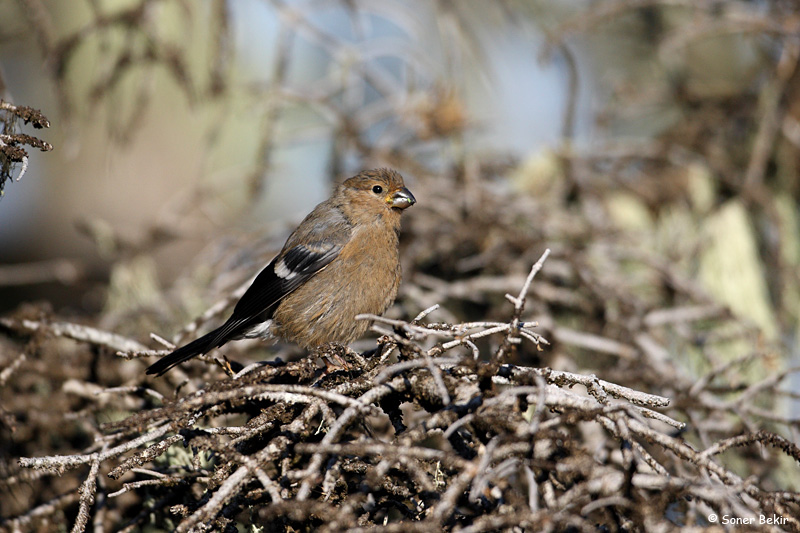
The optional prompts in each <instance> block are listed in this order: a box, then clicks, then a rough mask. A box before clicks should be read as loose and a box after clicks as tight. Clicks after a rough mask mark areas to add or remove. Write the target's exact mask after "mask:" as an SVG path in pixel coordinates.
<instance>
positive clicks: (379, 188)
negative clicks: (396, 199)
mask: <svg viewBox="0 0 800 533" xmlns="http://www.w3.org/2000/svg"><path fill="white" fill-rule="evenodd" d="M372 192H374V193H375V194H380V193H382V192H383V187H381V186H380V185H376V186H374V187H373V188H372Z"/></svg>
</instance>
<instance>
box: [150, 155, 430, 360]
mask: <svg viewBox="0 0 800 533" xmlns="http://www.w3.org/2000/svg"><path fill="white" fill-rule="evenodd" d="M415 203H416V199H415V198H414V195H413V194H411V191H409V190H408V189H406V187H405V184H404V183H403V177H402V176H400V174H398V173H397V172H395V171H394V170H390V169H386V168H380V169H376V170H368V171H364V172H361V173H360V174H358V175H357V176H354V177H352V178H350V179H347V180H345V181H344V182H343V183H342V184H341V185H339V186H338V187H337V188H336V190H335V191H334V193H333V195H332V196H331V197H330V198H329V199H328V200H325V201H324V202H322V203H321V204H319V205H318V206H317V207H315V208H314V210H313V211H311V213H310V214H309V215H308V216H307V217H306V218H305V219H304V220H303V221H302V222H301V223H300V225H299V226H298V227H297V229H295V230H294V232H293V233H292V234H291V235H290V236H289V239H287V241H286V244H284V245H283V249H282V250H281V251H280V253H279V254H278V255H277V256H276V257H275V259H273V260H272V262H271V263H270V264H268V265H267V266H266V267H265V268H264V269H263V270H262V271H261V272H260V273H259V274H258V276H257V277H256V279H255V280H254V281H253V283H252V285H250V287H249V288H248V289H247V291H246V292H245V293H244V295H243V296H242V298H241V299H240V300H239V302H238V303H237V304H236V307H235V308H234V310H233V314H232V315H231V317H230V318H229V319H228V320H227V321H226V322H225V323H224V324H223V325H222V326H220V327H219V328H217V329H215V330H214V331H212V332H210V333H208V334H206V335H203V336H202V337H200V338H199V339H197V340H195V341H192V342H190V343H189V344H187V345H185V346H181V347H180V348H178V349H176V350H175V351H173V352H172V353H171V354H168V355H166V356H164V357H162V358H161V359H160V360H158V361H156V362H155V363H154V364H153V365H151V366H150V367H149V368H148V369H147V373H148V374H158V375H161V374H163V373H164V372H166V371H167V370H169V369H170V368H172V367H174V366H175V365H177V364H180V363H182V362H184V361H188V360H189V359H191V358H192V357H195V356H197V355H200V354H204V353H208V352H210V351H211V350H213V349H214V348H218V347H220V346H222V345H223V344H225V343H226V342H228V341H230V340H234V339H242V338H253V337H261V338H266V339H268V338H272V337H280V338H282V339H285V340H287V341H291V342H294V343H297V344H299V345H300V346H302V347H303V348H307V349H308V348H315V347H317V346H320V345H322V344H325V343H328V342H338V343H350V342H352V341H354V340H356V339H357V338H359V337H360V336H361V335H363V334H364V333H365V332H366V330H367V327H368V326H369V324H368V323H367V322H366V321H364V320H355V317H356V315H359V314H362V313H370V314H376V315H380V314H382V313H383V312H384V311H386V309H388V308H389V306H390V305H392V302H394V299H395V296H397V288H398V286H399V285H400V260H399V249H398V245H399V234H400V215H401V213H402V212H403V210H404V209H406V208H407V207H410V206H412V205H414V204H415Z"/></svg>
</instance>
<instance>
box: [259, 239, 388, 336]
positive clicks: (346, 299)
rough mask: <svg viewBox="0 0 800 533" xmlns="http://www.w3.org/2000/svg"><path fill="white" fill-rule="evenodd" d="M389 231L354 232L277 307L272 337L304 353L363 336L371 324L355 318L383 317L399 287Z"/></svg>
mask: <svg viewBox="0 0 800 533" xmlns="http://www.w3.org/2000/svg"><path fill="white" fill-rule="evenodd" d="M388 229H389V228H385V227H382V226H380V225H376V226H375V227H370V226H368V227H361V228H358V229H356V230H354V233H353V235H352V238H351V239H350V241H349V242H348V243H347V244H346V245H345V246H344V247H343V248H342V250H341V252H340V253H339V255H338V257H337V258H336V259H335V260H334V261H332V262H331V263H330V264H329V265H327V266H326V267H325V268H323V269H322V270H320V271H319V272H318V273H317V274H315V275H314V276H313V277H312V278H310V279H309V280H308V281H306V282H305V283H304V284H303V285H301V286H300V287H299V288H298V289H296V290H295V291H294V292H292V293H291V294H290V295H289V296H287V297H286V298H285V299H284V300H283V302H281V304H280V305H279V306H278V307H277V308H276V310H275V314H274V315H273V318H274V321H275V324H274V325H273V328H272V330H273V332H274V333H275V334H277V335H278V336H280V337H283V338H285V339H286V340H289V341H292V342H295V343H297V344H300V345H301V346H304V347H307V348H311V347H315V346H319V345H321V344H324V343H327V342H343V343H349V342H352V341H353V340H355V339H357V338H358V337H360V336H361V335H363V334H364V333H365V331H366V329H367V327H368V326H369V324H368V322H366V321H363V320H358V321H357V320H355V317H356V315H359V314H377V315H379V314H382V313H383V312H384V311H386V309H387V308H388V307H389V306H390V305H391V304H392V302H394V299H395V296H396V295H397V289H398V286H399V284H400V263H399V253H398V239H397V234H396V232H395V231H393V230H392V231H387V230H388Z"/></svg>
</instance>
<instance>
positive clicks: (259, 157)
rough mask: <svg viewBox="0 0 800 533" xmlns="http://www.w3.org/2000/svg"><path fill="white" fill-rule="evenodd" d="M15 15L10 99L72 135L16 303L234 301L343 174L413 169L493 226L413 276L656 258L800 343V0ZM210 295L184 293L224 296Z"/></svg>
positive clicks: (442, 204)
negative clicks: (501, 208)
mask: <svg viewBox="0 0 800 533" xmlns="http://www.w3.org/2000/svg"><path fill="white" fill-rule="evenodd" d="M0 20H2V21H3V22H2V26H1V27H0V76H1V78H0V88H1V89H2V91H3V93H2V94H3V98H4V99H5V100H7V101H10V102H13V103H17V104H20V105H23V104H24V105H28V106H32V107H34V108H38V109H41V110H42V111H43V112H44V114H45V115H47V116H48V117H49V118H50V120H51V123H52V125H53V126H52V127H51V128H50V129H49V130H44V131H37V132H36V133H37V134H38V135H40V136H41V137H42V138H43V139H45V140H46V141H48V142H50V143H51V144H52V145H53V146H54V147H55V149H54V150H53V151H52V152H49V153H46V154H41V153H34V154H32V156H31V157H30V164H29V168H28V170H27V173H26V174H25V176H24V178H23V179H21V180H19V181H13V180H9V181H8V182H7V183H6V185H5V187H4V189H5V190H4V196H3V198H2V201H0V311H5V312H8V311H11V310H13V309H15V308H17V307H18V306H19V305H20V304H21V303H23V302H30V301H47V302H48V305H51V306H53V307H54V308H55V309H56V310H59V311H64V312H67V313H73V314H75V315H78V316H80V315H92V314H95V313H98V312H100V311H108V310H109V309H116V308H120V309H124V310H128V311H131V310H133V309H137V308H139V307H141V306H145V307H147V306H150V307H160V306H162V305H163V304H165V299H164V293H165V291H166V290H167V289H169V288H172V289H175V288H176V287H180V286H181V285H180V280H181V276H184V277H185V276H187V275H189V273H191V276H195V278H196V276H197V275H198V268H199V269H200V271H201V273H202V272H204V273H205V274H204V275H205V276H206V277H207V278H208V279H209V280H211V279H217V277H218V276H220V275H222V274H224V273H225V272H230V271H231V270H235V269H236V268H237V267H239V266H241V265H244V266H243V267H242V269H243V271H242V273H240V274H237V275H235V276H233V279H232V280H226V281H225V282H224V283H221V284H218V289H217V290H218V293H219V294H222V293H223V292H224V290H227V289H228V287H229V286H230V285H231V284H232V283H234V281H235V282H240V281H242V280H243V279H246V277H247V275H248V272H250V273H252V271H253V268H257V265H259V264H260V263H259V262H260V261H264V260H266V259H268V258H269V254H270V253H272V252H274V248H275V246H278V245H279V244H280V242H281V241H282V238H283V237H284V236H285V235H286V233H287V232H288V230H289V229H290V228H291V227H293V225H294V224H296V223H297V221H299V219H300V218H301V217H302V216H303V214H305V213H306V212H308V211H309V210H310V209H311V208H312V207H313V206H314V205H315V204H316V203H318V202H319V201H320V200H322V199H324V198H325V197H326V196H327V194H328V191H329V187H330V184H331V183H332V182H333V181H335V180H337V179H341V178H343V177H346V176H349V175H351V174H353V173H355V172H357V171H358V170H360V169H363V168H367V167H372V166H377V165H389V166H393V167H396V168H398V170H400V171H401V172H402V173H403V174H404V175H405V176H406V177H407V180H408V181H409V182H410V185H411V188H412V190H415V191H416V194H417V196H418V197H419V198H420V208H419V209H418V210H417V211H420V212H422V211H427V212H429V213H430V212H434V213H437V216H439V217H444V218H445V219H447V218H448V216H449V218H450V222H455V221H456V220H455V218H456V215H455V213H457V212H458V211H461V214H460V215H458V216H461V217H464V216H467V218H468V217H472V216H473V215H475V216H476V217H477V216H478V213H477V212H476V211H477V210H480V211H481V212H480V216H479V218H481V219H482V220H484V221H485V222H487V223H488V224H489V226H482V227H485V229H486V234H484V235H481V240H480V242H468V243H465V242H464V241H463V239H461V238H459V237H456V236H454V235H453V234H452V233H451V234H440V235H438V237H437V239H440V241H447V242H449V243H450V244H446V243H443V242H439V241H437V242H439V243H438V244H436V243H433V245H432V246H433V249H432V250H431V249H428V250H427V251H420V250H424V247H423V245H422V244H419V245H416V246H415V245H414V244H411V245H410V246H411V247H412V248H415V249H416V250H418V253H416V254H414V255H412V256H411V257H409V258H408V262H409V268H410V269H411V273H410V275H409V276H407V278H408V279H410V280H411V281H412V282H413V280H414V279H415V278H414V274H413V272H415V271H416V270H420V271H421V273H422V274H425V273H426V272H427V274H425V275H430V274H434V275H437V276H440V277H442V278H444V279H448V280H452V279H458V278H463V277H467V276H468V275H469V274H470V273H478V272H481V273H486V272H489V273H493V274H498V273H499V272H501V271H502V272H505V273H507V274H508V273H510V272H514V271H516V270H519V269H521V268H522V264H523V263H524V262H531V258H532V256H533V255H534V254H535V252H539V253H540V252H541V246H540V247H539V248H538V249H537V250H535V251H533V250H532V249H530V247H529V246H528V244H530V243H531V242H538V243H540V244H542V246H550V247H553V248H555V249H556V250H557V251H558V250H560V249H561V247H564V250H572V251H578V250H581V249H584V248H585V249H587V250H590V251H591V253H590V254H589V255H588V256H587V257H588V258H589V259H590V260H591V261H590V262H594V261H601V262H603V261H605V262H606V263H607V264H603V267H602V268H603V269H608V268H612V269H613V268H616V266H615V265H617V266H618V261H620V260H621V259H620V254H623V255H625V256H626V258H627V259H626V260H631V259H633V258H634V256H636V257H635V259H636V261H638V262H639V263H640V264H649V265H650V266H651V267H653V265H655V264H660V265H669V266H670V268H675V269H676V272H678V273H680V275H681V276H685V278H686V280H687V283H689V282H691V283H692V291H693V294H694V295H695V296H697V295H702V299H704V301H708V302H717V303H719V304H721V305H722V306H725V307H726V308H727V309H729V310H731V311H732V312H733V314H734V315H735V316H737V317H738V318H742V319H746V320H747V321H748V323H749V324H751V325H753V326H754V327H755V328H757V330H758V331H759V333H760V334H763V335H764V337H763V338H764V339H768V340H770V341H774V342H776V343H777V345H779V346H781V348H784V349H785V351H783V354H782V355H781V356H780V357H779V359H783V358H785V357H789V358H791V357H795V358H796V354H797V330H798V327H797V326H798V303H800V298H798V296H799V295H798V287H799V285H798V270H797V264H798V257H799V256H800V241H798V216H797V202H798V193H799V192H798V183H797V179H796V175H797V169H796V167H797V162H798V148H800V123H799V122H798V114H800V107H798V106H797V103H796V102H797V99H796V97H795V95H796V94H797V91H798V88H800V86H799V85H798V74H797V72H796V64H797V58H798V46H800V43H798V38H797V35H796V30H797V29H798V24H799V19H798V14H797V13H795V11H794V7H793V4H792V3H791V2H767V3H764V2H733V1H714V2H647V3H644V4H642V3H638V2H625V1H607V2H581V1H577V0H576V1H569V2H558V3H552V2H536V1H529V2H522V1H503V2H491V3H488V2H448V1H437V2H422V1H420V2H414V1H397V2H370V1H364V2H360V1H359V2H339V1H324V0H314V1H304V2H281V1H279V0H273V1H262V0H241V1H237V2H229V1H225V0H209V1H204V2H182V1H166V0H163V1H155V0H145V1H143V0H128V1H122V0H120V1H113V0H104V1H100V0H87V1H78V2H59V1H45V0H19V1H15V2H4V3H3V4H2V5H0ZM6 121H7V124H6V126H5V128H6V132H11V131H12V129H14V131H17V130H20V131H25V130H26V127H25V126H24V125H22V124H20V123H19V121H18V122H17V123H12V122H11V121H9V120H8V119H6ZM28 129H30V127H28ZM17 170H18V169H17ZM486 189H491V190H493V191H503V192H502V193H501V194H508V193H509V192H510V194H511V195H512V196H515V197H516V196H520V195H521V196H524V197H526V198H527V199H528V200H529V201H528V202H527V203H526V204H525V206H526V207H524V208H523V212H521V213H518V215H519V216H522V217H526V216H527V217H528V219H527V222H526V224H522V225H521V226H520V225H519V224H518V223H517V222H514V221H510V222H508V224H509V225H510V226H511V227H512V228H516V229H518V230H520V231H521V232H522V233H523V234H524V235H525V236H526V237H525V238H526V239H529V240H530V239H533V240H532V241H530V242H528V244H523V242H524V239H523V240H521V241H517V242H516V244H515V243H514V242H513V241H514V238H513V236H511V237H510V236H509V235H506V234H504V235H502V236H498V235H493V234H492V233H493V230H492V227H491V224H492V223H493V221H496V220H499V219H501V218H502V217H503V213H499V212H498V213H492V212H488V211H487V210H486V209H487V208H489V207H491V205H483V206H481V205H478V204H479V203H480V201H478V200H480V198H478V197H479V196H480V194H483V193H480V194H479V193H476V192H474V191H478V190H480V191H483V190H486ZM476 195H477V196H476ZM526 209H530V211H529V212H525V210H526ZM447 212H451V213H453V215H447ZM465 213H466V215H465ZM417 216H418V218H419V219H422V218H423V217H424V216H425V215H423V214H421V213H417ZM409 218H413V217H409ZM409 224H414V223H413V222H409ZM417 225H418V226H419V227H422V226H423V225H425V224H424V223H423V222H419V221H418V222H417ZM570 225H572V228H570ZM582 225H588V226H591V227H592V228H593V229H594V230H597V231H600V232H602V236H598V235H591V236H590V235H589V233H586V231H587V230H586V228H585V227H582ZM434 226H435V227H438V228H442V226H441V224H438V223H437V224H434ZM527 226H530V227H532V228H533V230H532V231H527V229H526V228H527ZM553 227H559V229H558V230H553V229H552V228H553ZM548 228H549V229H548ZM580 228H582V229H580ZM495 229H496V228H495ZM417 231H418V232H420V230H419V229H418V230H417ZM498 231H499V230H497V231H495V233H497V232H498ZM409 232H410V233H412V234H413V233H414V228H413V227H412V228H410V229H409ZM421 233H423V234H426V235H429V234H430V232H429V231H427V230H424V231H421ZM434 234H435V235H437V234H436V233H434ZM578 234H581V235H582V236H580V235H578ZM584 238H585V240H584ZM263 239H266V240H263ZM608 239H610V241H609V240H608ZM472 240H473V241H474V240H475V239H472ZM506 241H508V242H506ZM253 243H257V244H253ZM622 244H624V245H625V247H626V248H627V249H626V250H625V251H624V253H623V252H621V251H620V248H619V247H620V246H621V245H622ZM509 246H510V247H509ZM501 250H502V251H503V253H499V251H501ZM203 251H205V253H206V255H202V253H203ZM512 251H514V252H515V253H516V254H517V255H504V254H506V253H510V252H512ZM433 252H438V254H439V255H436V254H435V253H433ZM199 254H200V255H199ZM492 254H495V256H494V257H492ZM556 256H558V253H557V254H556ZM215 261H216V263H215ZM492 264H494V267H492ZM254 265H256V266H254ZM492 268H494V270H492ZM203 269H206V270H203ZM209 269H210V270H209ZM191 276H190V277H191ZM195 278H192V279H195ZM420 279H423V280H424V279H426V278H424V277H423V278H420ZM640 281H641V285H642V287H640V289H641V290H643V291H644V293H642V294H647V293H653V292H659V291H660V289H659V290H658V291H657V290H655V289H656V287H654V286H652V285H654V283H653V280H648V279H647V276H644V279H643V280H640ZM428 282H429V283H428V287H427V289H431V287H432V286H431V283H430V280H428ZM209 283H211V281H209ZM648 283H650V284H651V286H650V287H649V288H648V287H647V285H648ZM423 285H424V283H423ZM655 285H657V284H655ZM193 294H194V292H191V293H190V295H189V296H187V295H186V294H183V296H181V298H180V299H178V300H174V299H168V301H167V302H166V304H169V305H174V306H177V307H179V308H180V309H182V310H183V311H184V313H183V315H182V316H183V317H190V316H193V315H196V314H197V313H198V312H199V311H198V310H199V309H200V308H202V306H203V305H207V303H208V302H207V301H204V300H205V299H207V298H208V299H213V298H212V295H216V294H217V293H214V292H213V291H211V292H207V293H204V295H203V296H202V297H200V298H198V299H199V300H200V301H198V302H195V303H194V304H193V305H190V304H189V303H187V298H189V297H190V296H191V295H193ZM661 296H664V294H663V291H662V294H661ZM637 297H639V296H637ZM662 303H663V300H662ZM648 305H655V300H654V301H652V302H650V304H648ZM466 309H468V307H464V306H461V307H460V311H464V312H466ZM156 314H157V313H156ZM456 314H463V313H456ZM157 318H158V317H157ZM163 318H164V317H160V318H158V320H157V322H159V321H161V319H163ZM606 318H608V317H606ZM161 322H163V321H161ZM166 322H170V321H169V320H166ZM161 327H167V326H165V325H164V324H163V323H162V324H161ZM784 362H785V361H784Z"/></svg>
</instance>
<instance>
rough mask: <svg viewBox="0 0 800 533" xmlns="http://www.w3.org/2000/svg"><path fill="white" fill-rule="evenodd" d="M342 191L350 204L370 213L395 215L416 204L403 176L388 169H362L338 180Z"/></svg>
mask: <svg viewBox="0 0 800 533" xmlns="http://www.w3.org/2000/svg"><path fill="white" fill-rule="evenodd" d="M342 191H343V192H344V194H345V195H346V196H347V198H348V200H349V202H350V204H351V205H352V206H353V207H356V208H357V209H358V210H359V211H361V212H364V213H365V214H367V213H369V214H371V215H375V214H377V215H383V214H385V213H387V212H389V213H393V214H395V215H398V216H399V215H400V213H401V212H402V211H403V210H404V209H406V208H407V207H411V206H412V205H414V204H415V203H417V200H416V198H414V195H413V194H411V191H409V190H408V189H407V188H406V186H405V183H404V182H403V176H401V175H400V174H398V173H397V172H395V171H394V170H391V169H388V168H378V169H374V170H365V171H364V172H361V173H359V174H358V175H356V176H354V177H352V178H350V179H347V180H345V181H344V183H342Z"/></svg>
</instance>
